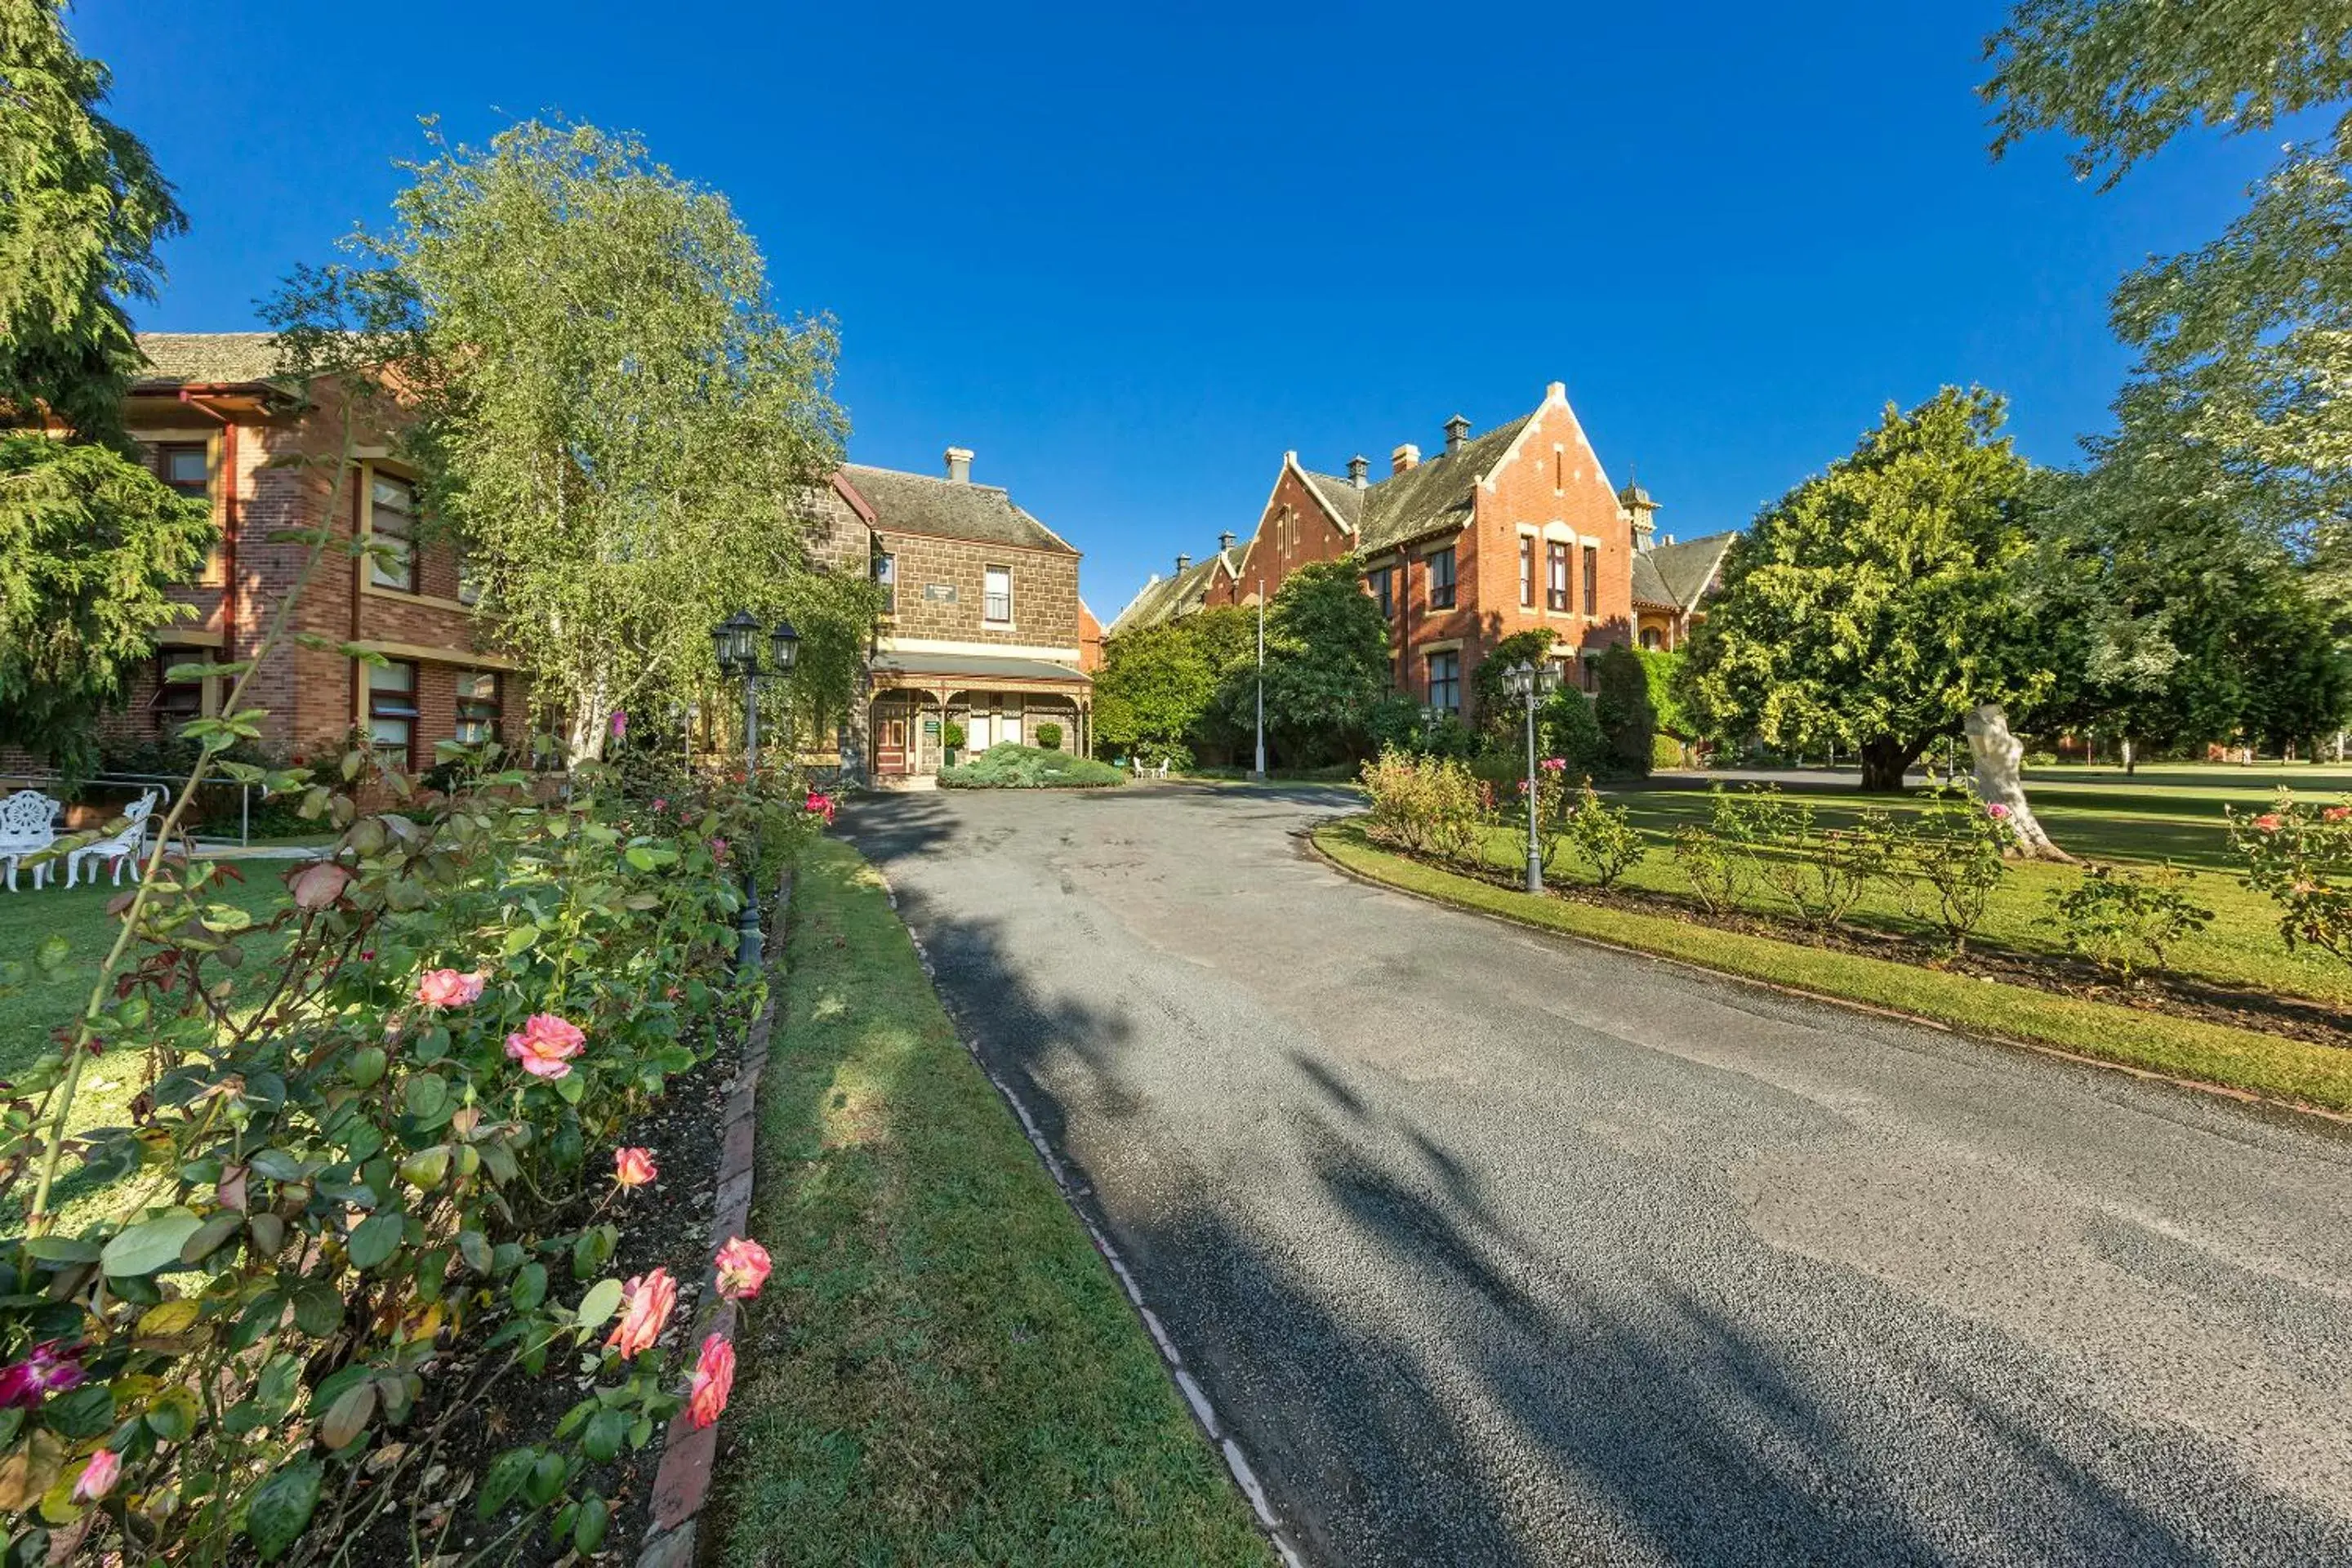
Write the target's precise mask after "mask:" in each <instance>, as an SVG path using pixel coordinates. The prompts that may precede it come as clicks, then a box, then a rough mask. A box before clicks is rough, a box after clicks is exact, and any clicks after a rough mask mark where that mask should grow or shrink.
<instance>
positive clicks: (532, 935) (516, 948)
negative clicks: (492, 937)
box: [499, 926, 539, 958]
mask: <svg viewBox="0 0 2352 1568" xmlns="http://www.w3.org/2000/svg"><path fill="white" fill-rule="evenodd" d="M538 942H539V928H538V927H536V926H517V927H515V928H514V930H512V931H509V932H507V939H506V941H504V942H500V943H499V952H502V953H504V954H505V955H506V956H507V957H509V958H512V957H513V956H514V955H515V954H516V953H518V952H524V951H526V950H527V949H529V948H530V947H533V946H535V945H537V943H538Z"/></svg>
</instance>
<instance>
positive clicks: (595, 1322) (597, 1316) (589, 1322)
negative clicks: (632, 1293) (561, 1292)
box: [572, 1278, 621, 1337]
mask: <svg viewBox="0 0 2352 1568" xmlns="http://www.w3.org/2000/svg"><path fill="white" fill-rule="evenodd" d="M620 1305H621V1282H620V1281H619V1280H618V1279H610V1278H606V1279H599V1280H597V1281H596V1283H594V1284H593V1285H591V1286H589V1287H588V1293H587V1294H586V1295H585V1296H583V1297H581V1298H580V1310H579V1311H578V1312H576V1313H574V1314H573V1315H572V1323H573V1326H574V1327H576V1328H577V1329H578V1330H579V1331H580V1332H581V1334H582V1335H583V1337H584V1336H586V1335H587V1334H589V1333H592V1332H593V1331H595V1330H596V1329H598V1328H601V1327H602V1326H603V1325H604V1322H605V1321H607V1320H608V1319H610V1318H611V1317H612V1315H613V1313H614V1311H615V1310H617V1309H618V1308H619V1307H620Z"/></svg>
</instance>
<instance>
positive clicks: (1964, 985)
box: [1312, 821, 2352, 1113]
mask: <svg viewBox="0 0 2352 1568" xmlns="http://www.w3.org/2000/svg"><path fill="white" fill-rule="evenodd" d="M1312 837H1313V842H1314V845H1315V847H1317V849H1318V850H1319V851H1320V852H1321V853H1322V854H1323V855H1324V856H1325V857H1326V858H1328V859H1329V860H1330V861H1331V862H1332V863H1333V864H1334V865H1336V866H1338V867H1339V868H1341V869H1343V870H1345V871H1348V872H1349V873H1351V874H1353V875H1357V876H1360V877H1362V878H1365V879H1369V880H1371V881H1375V882H1380V883H1382V884H1384V885H1387V886H1389V887H1392V888H1397V889H1402V890H1403V891H1407V892H1412V893H1418V894H1421V895H1422V896H1423V897H1427V898H1430V899H1433V900H1437V901H1439V902H1442V903H1447V904H1451V905H1454V906H1455V907H1457V908H1462V909H1466V910H1474V911H1476V912H1479V913H1485V914H1492V915H1497V916H1500V917H1502V918H1504V919H1507V920H1511V921H1517V923H1519V924H1522V925H1529V926H1534V927H1537V928H1538V929H1541V930H1546V931H1558V932H1560V933H1563V934H1566V935H1570V936H1577V937H1583V938H1587V939H1590V940H1592V941H1597V942H1606V943H1609V944H1611V945H1614V946H1618V947H1623V948H1628V949H1631V950H1633V951H1636V952H1646V953H1653V954H1656V955H1658V956H1661V957H1666V958H1672V959H1675V960H1677V961H1680V962H1683V963H1691V964H1694V965H1696V966H1698V967H1702V968H1706V969H1712V970H1716V971H1718V972H1720V973H1727V974H1733V975H1737V976H1739V977H1741V978H1745V979H1751V980H1759V981H1762V982H1765V983H1767V984H1773V985H1778V986H1781V987H1785V988H1788V989H1790V990H1795V991H1801V992H1807V993H1811V994H1818V995H1822V996H1824V997H1828V998H1832V999H1835V1000H1840V1001H1846V1002H1854V1003H1860V1004H1863V1005H1866V1006H1871V1007H1875V1008H1882V1009H1885V1010H1889V1011H1893V1012H1897V1013H1902V1014H1906V1015H1909V1016H1915V1017H1918V1018H1921V1019H1925V1020H1927V1021H1930V1022H1933V1023H1937V1024H1941V1025H1947V1026H1953V1027H1956V1028H1960V1029H1965V1030H1968V1031H1970V1032H1972V1033H1976V1034H1980V1035H1985V1036H1990V1037H1998V1038H2005V1039H2009V1040H2014V1041H2018V1042H2021V1043H2023V1044H2027V1045H2032V1046H2037V1047H2049V1048H2054V1049H2057V1050H2060V1051H2063V1052H2066V1053H2069V1054H2073V1055H2079V1056H2084V1057H2088V1058H2095V1059H2098V1060H2102V1061H2107V1062H2112V1063H2116V1064H2117V1065H2120V1066H2124V1067H2127V1068H2134V1069H2137V1070H2141V1071H2146V1072H2150V1073H2154V1074H2157V1075H2158V1076H2162V1077H2168V1078H2174V1079H2184V1080H2189V1081H2194V1082H2200V1083H2205V1084H2210V1085H2214V1086H2218V1087H2220V1088H2223V1089H2231V1090H2235V1091H2239V1092H2242V1093H2245V1094H2249V1095H2252V1096H2256V1097H2260V1098H2263V1099H2268V1100H2278V1101H2281V1102H2284V1103H2288V1104H2293V1105H2298V1106H2302V1107H2305V1108H2310V1109H2318V1110H2328V1111H2331V1112H2336V1113H2344V1112H2352V1050H2347V1049H2345V1048H2343V1047H2338V1046H2334V1045H2328V1044H2322V1043H2319V1042H2318V1041H2316V1040H2315V1039H2306V1038H2299V1037H2293V1036H2290V1035H2287V1034H2284V1033H2282V1032H2278V1031H2273V1030H2261V1029H2252V1028H2244V1027H2239V1026H2234V1025H2228V1024H2222V1023H2219V1022H2213V1021H2210V1020H2208V1019H2206V1018H2203V1017H2199V1016H2179V1015H2176V1014H2173V1013H2170V1012H2165V1011H2158V1010H2153V1009H2147V1008H2141V1007H2133V1006H2122V1005H2116V1004H2115V1003H2113V1002H2111V1001H2108V1000H2105V999H2104V998H2100V999H2094V998H2093V997H2091V996H2089V995H2081V994H2068V993H2066V992H2064V991H2063V990H2056V989H2044V988H2042V987H2038V986H2026V985H2018V984H2008V983H2006V982H2005V981H2003V980H2001V979H2000V977H1999V976H1996V975H1994V974H1990V973H1986V974H1977V973H1968V972H1965V971H1963V970H1959V969H1956V968H1954V967H1951V966H1949V965H1948V964H1945V965H1937V964H1929V963H1921V962H1919V961H1917V960H1916V958H1906V959H1896V958H1891V957H1889V956H1885V955H1882V953H1879V952H1869V951H1867V950H1865V949H1864V948H1863V947H1861V946H1859V945H1853V946H1848V945H1844V944H1839V945H1830V944H1821V945H1816V944H1812V943H1809V942H1804V943H1801V942H1790V941H1787V940H1784V939H1783V938H1782V937H1781V936H1780V935H1778V934H1772V935H1767V934H1762V933H1760V932H1759V931H1756V930H1754V929H1749V928H1743V927H1740V926H1737V925H1732V924H1715V923H1708V922H1706V921H1700V920H1696V919H1692V918H1688V915H1689V911H1687V910H1675V911H1674V912H1672V913H1666V912H1654V911H1653V910H1652V909H1647V908H1643V907H1640V906H1639V905H1638V904H1636V903H1635V902H1634V901H1633V900H1623V899H1617V900H1601V899H1598V898H1584V897H1573V898H1571V897H1560V896H1557V895H1553V894H1546V895H1542V896H1537V895H1533V894H1529V893H1527V892H1524V891H1521V890H1519V889H1517V887H1516V885H1514V884H1513V883H1512V882H1511V881H1510V879H1507V877H1505V876H1504V875H1502V874H1501V873H1500V872H1498V871H1493V870H1489V871H1486V872H1484V873H1479V874H1474V873H1472V872H1471V871H1470V870H1469V869H1468V868H1464V867H1459V866H1454V865H1450V864H1439V863H1436V862H1433V861H1430V860H1425V859H1423V858H1414V857H1409V856H1406V855H1403V854H1401V853H1398V852H1396V851H1393V850H1391V849H1390V848H1387V847H1383V846H1380V845H1376V844H1374V843H1373V842H1372V841H1371V840H1370V838H1369V837H1367V836H1366V835H1365V833H1364V831H1363V828H1362V826H1361V825H1360V824H1359V823H1357V822H1354V821H1347V822H1340V823H1336V824H1331V825H1328V826H1324V827H1322V828H1318V830H1316V832H1315V833H1314V835H1313V836H1312Z"/></svg>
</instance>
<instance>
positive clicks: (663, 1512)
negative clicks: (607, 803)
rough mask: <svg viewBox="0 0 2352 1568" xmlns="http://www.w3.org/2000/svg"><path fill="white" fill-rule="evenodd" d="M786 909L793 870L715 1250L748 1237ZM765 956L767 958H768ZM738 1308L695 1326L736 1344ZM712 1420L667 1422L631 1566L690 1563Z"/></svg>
mask: <svg viewBox="0 0 2352 1568" xmlns="http://www.w3.org/2000/svg"><path fill="white" fill-rule="evenodd" d="M792 907H793V872H792V868H790V867H789V866H788V867H786V868H784V875H783V880H782V884H781V885H780V886H779V888H778V889H777V894H776V923H775V930H774V931H772V932H771V933H770V934H769V938H768V946H767V947H765V948H763V949H762V950H761V952H762V956H763V958H765V959H766V961H767V971H768V983H769V984H768V1005H766V1006H765V1007H762V1008H761V1010H760V1016H758V1017H757V1018H754V1019H753V1020H752V1021H751V1028H750V1030H749V1031H748V1032H746V1034H745V1035H744V1037H743V1057H742V1060H741V1061H740V1063H738V1064H737V1066H736V1068H735V1087H734V1089H733V1090H732V1091H731V1092H730V1093H729V1095H728V1097H727V1103H726V1105H725V1106H724V1107H723V1108H722V1109H721V1110H720V1111H719V1138H720V1145H719V1193H718V1197H717V1200H716V1201H715V1202H714V1203H713V1205H712V1206H711V1215H710V1250H711V1251H712V1252H714V1253H715V1252H717V1251H718V1249H719V1247H722V1246H724V1245H725V1244H726V1242H727V1241H728V1240H729V1238H730V1237H738V1236H748V1235H750V1234H751V1146H752V1142H753V1135H754V1131H755V1130H756V1128H757V1125H758V1123H757V1121H756V1111H755V1109H754V1108H755V1107H756V1105H757V1103H758V1100H759V1092H760V1074H761V1072H762V1071H763V1070H765V1068H767V1065H768V1039H769V1037H770V1035H771V1034H772V1033H773V1031H774V1029H775V1023H776V1014H777V1011H778V1010H779V1008H780V1007H781V1006H782V1000H783V994H784V986H783V981H784V978H785V977H784V975H783V974H782V973H780V972H781V971H782V967H783V956H784V925H785V922H786V921H787V920H788V919H789V918H790V916H791V913H792ZM770 955H772V956H770ZM716 1279H717V1275H716V1273H715V1271H710V1272H706V1273H705V1275H704V1277H703V1291H704V1296H703V1299H704V1300H709V1299H710V1298H711V1296H712V1295H713V1294H715V1291H714V1290H713V1289H712V1288H713V1285H714V1283H715V1281H716ZM741 1316H742V1312H741V1306H740V1303H738V1302H734V1301H720V1302H719V1308H718V1310H716V1311H714V1312H713V1313H711V1315H710V1317H709V1321H707V1322H705V1323H703V1324H701V1325H699V1332H700V1333H703V1334H714V1333H715V1334H724V1335H725V1336H727V1339H728V1341H729V1342H730V1343H732V1342H734V1340H735V1329H736V1325H737V1323H738V1322H739V1321H740V1318H741ZM724 1420H725V1417H724V1416H721V1417H720V1420H719V1421H714V1422H712V1423H711V1424H710V1425H709V1426H705V1427H702V1428H700V1429H697V1428H696V1426H695V1425H694V1423H693V1422H691V1421H690V1420H688V1418H687V1413H686V1412H685V1411H683V1410H681V1411H679V1412H678V1413H677V1415H676V1416H675V1417H674V1418H672V1420H671V1421H670V1424H669V1435H668V1436H667V1437H665V1438H664V1439H663V1440H662V1456H661V1465H660V1467H659V1468H658V1469H657V1470H656V1472H655V1475H654V1494H653V1516H654V1520H653V1527H652V1529H650V1530H649V1531H646V1543H645V1546H644V1548H643V1549H642V1550H641V1551H639V1552H638V1553H637V1568H688V1565H689V1564H691V1563H693V1562H694V1560H695V1553H696V1547H697V1545H698V1540H697V1537H698V1526H699V1525H700V1523H701V1519H702V1508H703V1504H704V1503H706V1502H707V1501H709V1497H710V1477H711V1471H712V1469H713V1468H714V1467H715V1464H716V1461H717V1459H718V1458H719V1424H720V1421H724Z"/></svg>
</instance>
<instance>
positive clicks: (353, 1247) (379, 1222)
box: [345, 1214, 400, 1268]
mask: <svg viewBox="0 0 2352 1568" xmlns="http://www.w3.org/2000/svg"><path fill="white" fill-rule="evenodd" d="M345 1246H346V1247H347V1249H348V1250H349V1252H350V1253H351V1258H352V1268H375V1267H376V1266H377V1265H379V1264H381V1263H383V1261H384V1260H385V1259H387V1258H390V1257H391V1256H392V1255H393V1254H394V1252H397V1251H399V1250H400V1216H399V1215H396V1214H372V1215H368V1216H367V1218H365V1219H363V1220H362V1221H360V1223H359V1224H358V1225H356V1226H352V1235H351V1240H350V1241H349V1242H347V1243H346V1244H345Z"/></svg>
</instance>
